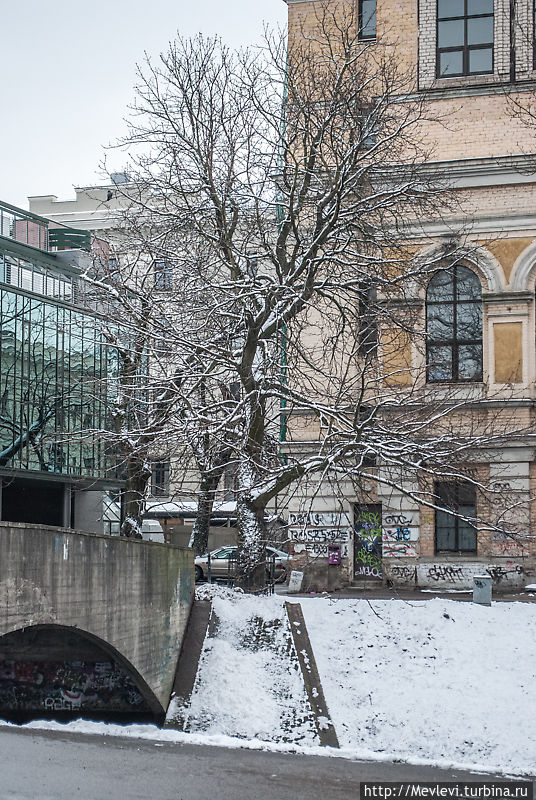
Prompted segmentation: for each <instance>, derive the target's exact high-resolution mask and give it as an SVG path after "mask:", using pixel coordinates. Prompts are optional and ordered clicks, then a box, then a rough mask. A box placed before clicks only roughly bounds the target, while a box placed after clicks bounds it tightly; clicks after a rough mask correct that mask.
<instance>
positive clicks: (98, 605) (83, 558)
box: [0, 522, 194, 712]
mask: <svg viewBox="0 0 536 800" xmlns="http://www.w3.org/2000/svg"><path fill="white" fill-rule="evenodd" d="M193 592H194V571H193V553H192V551H191V550H187V549H184V548H179V547H174V546H172V545H163V544H156V543H154V542H145V541H141V540H134V539H121V538H115V537H110V536H101V535H98V534H91V533H80V532H76V531H72V530H67V529H63V528H50V527H40V526H36V525H25V524H22V523H11V522H0V636H3V635H4V634H6V633H9V632H11V631H15V630H19V629H21V628H25V627H28V626H30V625H50V624H53V625H63V626H67V627H74V628H78V629H80V630H81V631H84V632H86V633H88V634H90V635H91V636H94V637H97V638H98V639H100V640H102V641H103V642H104V643H105V644H107V645H108V646H109V647H110V649H111V651H117V652H118V653H119V654H120V655H121V656H122V658H123V659H124V662H125V663H126V665H128V666H129V667H130V669H131V671H132V674H133V676H136V677H137V678H138V682H139V683H144V684H145V686H143V689H144V694H145V695H146V697H147V699H148V701H149V702H150V704H151V705H152V707H153V709H154V711H155V712H159V711H165V709H166V708H167V705H168V702H169V697H170V695H171V689H172V686H173V678H174V675H175V669H176V665H177V660H178V657H179V652H180V648H181V644H182V640H183V636H184V632H185V629H186V624H187V622H188V617H189V613H190V607H191V604H192V600H193ZM0 655H1V654H0ZM140 688H142V686H140Z"/></svg>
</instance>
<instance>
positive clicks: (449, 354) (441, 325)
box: [426, 266, 482, 382]
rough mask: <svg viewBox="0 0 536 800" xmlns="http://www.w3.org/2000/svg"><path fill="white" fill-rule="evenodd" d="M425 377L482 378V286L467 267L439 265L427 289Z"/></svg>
mask: <svg viewBox="0 0 536 800" xmlns="http://www.w3.org/2000/svg"><path fill="white" fill-rule="evenodd" d="M426 333H427V353H426V355H427V357H426V364H427V370H428V373H427V376H428V381H431V382H440V381H481V380H482V287H481V285H480V281H479V279H478V277H477V276H476V275H475V273H474V272H473V271H472V270H470V269H468V268H467V267H461V266H455V267H451V268H450V269H448V270H446V269H441V270H439V271H438V272H436V274H435V275H434V277H433V278H432V280H431V281H430V283H429V284H428V291H427V292H426Z"/></svg>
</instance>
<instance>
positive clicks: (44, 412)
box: [0, 203, 117, 532]
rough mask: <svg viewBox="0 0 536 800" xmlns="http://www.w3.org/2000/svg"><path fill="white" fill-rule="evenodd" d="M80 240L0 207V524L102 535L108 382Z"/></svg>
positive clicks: (110, 363)
mask: <svg viewBox="0 0 536 800" xmlns="http://www.w3.org/2000/svg"><path fill="white" fill-rule="evenodd" d="M88 249H89V237H88V236H87V234H85V233H84V232H83V231H80V230H74V229H70V228H66V227H65V226H59V225H53V224H51V223H50V222H49V220H47V219H45V218H43V217H41V216H39V215H36V214H33V213H28V212H26V211H23V210H22V209H19V208H16V207H14V206H11V205H9V204H7V203H0V303H1V311H0V313H1V339H0V345H1V347H0V398H1V399H0V404H1V413H0V475H1V513H0V519H2V520H5V521H10V522H26V523H41V524H46V525H55V526H62V527H73V528H76V529H79V530H86V531H91V532H102V530H103V507H102V489H103V487H106V486H111V485H116V484H117V478H116V477H115V476H114V473H113V463H112V460H111V458H110V454H109V453H108V452H107V451H106V446H105V443H104V439H103V437H102V436H100V435H99V431H102V430H103V429H105V428H106V425H107V424H108V421H107V418H108V413H109V409H108V406H107V391H108V386H109V380H110V379H111V380H113V375H114V373H116V372H117V363H116V358H115V355H114V351H113V349H111V348H109V347H108V346H107V344H106V342H105V340H104V337H103V336H102V333H101V331H100V329H99V324H98V315H97V314H96V313H92V312H91V311H90V308H89V305H90V302H89V297H88V295H87V292H86V291H85V288H84V283H83V281H82V278H81V273H82V272H83V271H84V270H85V269H86V268H87V267H88V266H89V264H90V261H89V256H88V252H87V250H88Z"/></svg>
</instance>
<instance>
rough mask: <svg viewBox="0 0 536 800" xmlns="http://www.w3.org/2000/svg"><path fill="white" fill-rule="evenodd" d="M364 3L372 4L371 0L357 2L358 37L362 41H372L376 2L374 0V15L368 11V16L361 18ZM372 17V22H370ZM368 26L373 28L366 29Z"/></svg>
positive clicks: (374, 37) (374, 31)
mask: <svg viewBox="0 0 536 800" xmlns="http://www.w3.org/2000/svg"><path fill="white" fill-rule="evenodd" d="M364 3H366V4H367V5H372V3H373V0H359V3H358V25H359V33H358V37H359V40H360V41H363V42H373V41H374V40H375V39H376V2H374V15H372V14H370V12H366V13H368V17H365V19H363V15H364V10H363V5H364ZM372 19H374V22H373V23H372V24H371V21H372ZM369 28H371V29H372V28H374V30H373V31H372V30H371V31H370V32H369V31H368V29H369Z"/></svg>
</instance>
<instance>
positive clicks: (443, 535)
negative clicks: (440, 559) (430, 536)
mask: <svg viewBox="0 0 536 800" xmlns="http://www.w3.org/2000/svg"><path fill="white" fill-rule="evenodd" d="M436 547H437V549H438V550H455V549H456V518H455V517H453V516H452V515H451V514H447V513H445V512H444V511H436Z"/></svg>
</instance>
